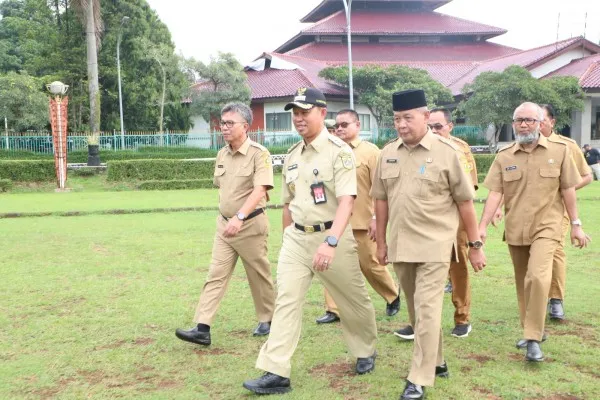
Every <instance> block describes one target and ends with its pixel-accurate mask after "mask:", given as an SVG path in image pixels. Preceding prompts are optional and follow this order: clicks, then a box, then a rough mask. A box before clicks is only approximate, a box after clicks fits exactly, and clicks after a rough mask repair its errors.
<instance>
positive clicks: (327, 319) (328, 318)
mask: <svg viewBox="0 0 600 400" xmlns="http://www.w3.org/2000/svg"><path fill="white" fill-rule="evenodd" d="M339 320H340V317H338V316H337V315H336V314H334V313H332V312H330V311H327V312H326V313H325V315H323V316H322V317H320V318H317V324H331V323H332V322H337V321H339Z"/></svg>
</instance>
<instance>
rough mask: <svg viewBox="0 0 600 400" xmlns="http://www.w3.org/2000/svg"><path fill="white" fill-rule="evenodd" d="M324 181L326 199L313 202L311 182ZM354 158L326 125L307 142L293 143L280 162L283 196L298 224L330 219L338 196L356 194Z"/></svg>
mask: <svg viewBox="0 0 600 400" xmlns="http://www.w3.org/2000/svg"><path fill="white" fill-rule="evenodd" d="M318 182H323V184H324V187H325V196H326V198H327V202H326V203H324V204H315V202H314V199H313V196H312V194H311V187H310V186H311V185H313V184H315V183H318ZM356 192H357V190H356V161H355V158H354V154H353V153H352V149H350V146H348V145H347V144H346V143H344V141H343V140H341V139H340V138H338V137H336V136H333V135H331V134H330V133H329V132H327V130H326V129H325V128H323V130H322V131H321V133H320V134H319V136H317V137H316V138H315V139H314V140H313V141H312V142H311V143H310V144H308V145H306V144H305V142H304V141H302V142H300V143H298V144H296V145H295V146H292V148H291V149H290V151H289V153H288V156H287V158H286V160H285V163H284V164H283V182H282V197H283V203H284V204H289V210H290V213H291V214H292V220H293V221H294V222H295V223H297V224H300V225H318V224H321V223H324V222H328V221H333V219H334V218H335V213H336V211H337V208H338V199H337V198H338V197H340V196H356Z"/></svg>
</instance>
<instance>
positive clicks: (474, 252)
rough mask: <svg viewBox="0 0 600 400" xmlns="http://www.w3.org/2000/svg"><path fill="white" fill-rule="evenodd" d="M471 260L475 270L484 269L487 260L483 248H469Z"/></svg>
mask: <svg viewBox="0 0 600 400" xmlns="http://www.w3.org/2000/svg"><path fill="white" fill-rule="evenodd" d="M469 261H470V262H471V265H472V266H473V270H474V271H475V272H479V271H481V270H483V268H484V267H485V263H486V262H487V260H486V258H485V254H484V253H483V249H474V248H472V247H471V248H469Z"/></svg>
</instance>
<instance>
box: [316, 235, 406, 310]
mask: <svg viewBox="0 0 600 400" xmlns="http://www.w3.org/2000/svg"><path fill="white" fill-rule="evenodd" d="M352 233H353V235H354V239H355V240H356V244H357V246H358V262H359V264H360V270H361V271H362V273H363V275H364V276H365V278H367V281H368V282H369V284H370V285H371V287H372V288H373V289H375V291H376V292H377V293H379V295H380V296H381V297H383V299H384V300H385V301H386V303H388V304H390V303H392V302H393V301H394V300H396V298H397V297H398V286H397V285H396V282H394V278H392V274H390V271H389V270H388V269H387V266H386V265H379V262H378V261H377V245H376V244H375V242H373V241H372V240H371V239H369V235H368V232H367V231H366V230H364V229H354V230H353V231H352ZM325 310H326V311H329V312H332V313H334V314H336V315H338V316H339V315H340V313H339V311H338V308H337V305H336V304H335V301H333V297H331V295H330V294H329V292H328V291H327V289H325Z"/></svg>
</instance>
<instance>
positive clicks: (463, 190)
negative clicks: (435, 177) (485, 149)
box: [448, 151, 475, 203]
mask: <svg viewBox="0 0 600 400" xmlns="http://www.w3.org/2000/svg"><path fill="white" fill-rule="evenodd" d="M460 157H461V155H460V153H459V151H457V152H456V153H455V157H452V158H451V163H450V168H449V174H448V175H449V176H448V180H449V183H450V193H451V194H452V198H453V199H454V201H455V202H456V203H462V202H463V201H467V200H473V198H474V197H475V191H474V190H473V183H472V182H471V178H470V177H469V176H468V175H467V173H466V171H465V170H464V168H463V167H462V164H461V160H460Z"/></svg>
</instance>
